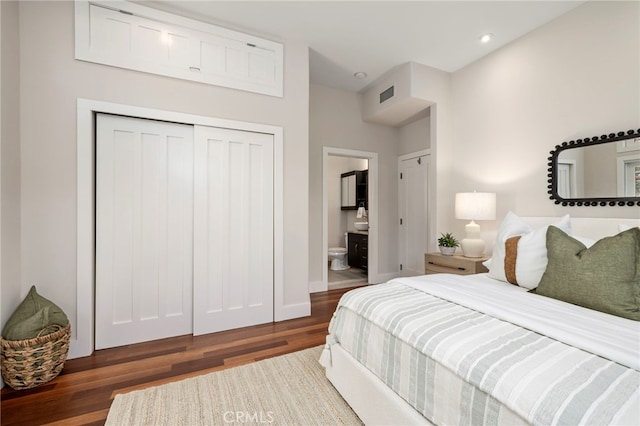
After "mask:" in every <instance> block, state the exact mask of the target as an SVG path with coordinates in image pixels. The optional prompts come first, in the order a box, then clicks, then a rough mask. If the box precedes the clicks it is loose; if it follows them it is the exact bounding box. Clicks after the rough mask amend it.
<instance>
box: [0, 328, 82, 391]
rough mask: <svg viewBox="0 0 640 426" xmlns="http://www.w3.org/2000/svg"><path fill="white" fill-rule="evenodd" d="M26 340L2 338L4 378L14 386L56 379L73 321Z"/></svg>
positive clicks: (30, 385) (14, 387)
mask: <svg viewBox="0 0 640 426" xmlns="http://www.w3.org/2000/svg"><path fill="white" fill-rule="evenodd" d="M57 327H58V328H59V330H58V331H54V332H53V333H50V334H47V335H45V336H38V337H35V338H33V339H27V340H5V339H2V354H1V356H0V359H1V361H2V379H3V380H4V382H5V383H6V384H7V385H9V386H11V387H12V388H13V389H31V388H34V387H36V386H40V385H42V384H44V383H47V382H48V381H50V380H53V379H54V378H55V377H56V376H57V375H58V374H60V372H61V371H62V368H63V367H64V362H65V361H66V360H67V352H68V351H69V337H70V335H71V325H67V326H66V327H62V326H61V325H58V326H57Z"/></svg>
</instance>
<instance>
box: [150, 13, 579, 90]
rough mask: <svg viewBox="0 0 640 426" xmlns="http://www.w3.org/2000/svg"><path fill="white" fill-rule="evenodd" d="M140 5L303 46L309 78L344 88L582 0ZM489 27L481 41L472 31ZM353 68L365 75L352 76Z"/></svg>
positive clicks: (476, 53) (472, 54)
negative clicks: (360, 77) (299, 43)
mask: <svg viewBox="0 0 640 426" xmlns="http://www.w3.org/2000/svg"><path fill="white" fill-rule="evenodd" d="M142 3H144V4H147V5H150V6H153V7H158V8H162V9H165V10H169V11H173V12H176V13H179V14H182V15H184V16H188V17H192V18H196V19H200V20H203V21H207V22H211V23H214V24H218V25H220V26H224V27H228V28H231V29H237V30H243V31H245V32H248V33H251V34H254V35H258V36H263V37H265V38H271V39H274V40H276V41H297V42H302V43H305V44H307V45H308V46H309V48H310V52H309V66H310V79H311V82H313V83H318V84H324V85H327V86H331V87H336V88H340V89H344V90H350V91H360V90H362V89H363V88H366V86H367V85H369V84H371V83H372V82H373V81H375V80H376V79H377V78H378V77H380V76H381V75H383V74H384V73H386V72H387V71H389V70H390V69H392V68H393V67H396V66H398V65H400V64H403V63H406V62H409V61H413V62H418V63H421V64H424V65H428V66H431V67H434V68H438V69H441V70H444V71H449V72H453V71H456V70H459V69H460V68H463V67H464V66H466V65H467V64H469V63H471V62H473V61H476V60H477V59H479V58H481V57H482V56H484V55H486V54H488V53H490V52H491V51H493V50H496V49H498V48H500V47H501V46H504V45H506V44H508V43H510V42H511V41H513V40H515V39H517V38H518V37H521V36H522V35H524V34H526V33H528V32H530V31H532V30H533V29H535V28H537V27H540V26H542V25H544V24H545V23H547V22H549V21H551V20H553V19H555V18H557V17H558V16H560V15H562V14H564V13H566V12H568V11H569V10H571V9H573V8H575V7H577V6H579V5H580V4H582V3H584V1H583V0H571V1H518V0H512V1H478V0H476V1H409V2H405V1H344V2H343V1H280V2H273V1H202V0H200V1H175V0H174V1H164V0H161V1H155V2H150V3H149V2H142ZM485 33H492V34H493V39H492V40H491V41H490V42H489V43H486V44H483V43H481V42H480V40H479V38H480V36H481V35H483V34H485ZM358 71H363V72H366V73H367V75H368V76H367V77H366V78H364V79H362V80H358V79H356V78H354V76H353V74H354V73H355V72H358Z"/></svg>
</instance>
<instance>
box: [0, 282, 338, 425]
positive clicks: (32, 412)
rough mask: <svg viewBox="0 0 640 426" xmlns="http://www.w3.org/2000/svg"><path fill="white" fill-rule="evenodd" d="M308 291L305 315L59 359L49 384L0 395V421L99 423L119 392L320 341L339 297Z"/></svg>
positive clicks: (8, 390) (6, 389)
mask: <svg viewBox="0 0 640 426" xmlns="http://www.w3.org/2000/svg"><path fill="white" fill-rule="evenodd" d="M348 290H349V289H340V290H332V291H329V292H326V293H315V294H312V295H311V316H310V317H306V318H299V319H294V320H289V321H283V322H278V323H271V324H264V325H258V326H254V327H247V328H241V329H237V330H230V331H224V332H220V333H213V334H208V335H204V336H198V337H193V336H180V337H174V338H170V339H163V340H156V341H153V342H148V343H140V344H136V345H129V346H123V347H119V348H113V349H105V350H100V351H96V352H95V353H94V354H93V355H92V356H89V357H85V358H78V359H73V360H69V361H67V362H66V364H65V367H64V370H63V371H62V373H61V374H60V375H59V376H58V377H56V378H55V379H54V380H52V381H51V382H49V383H46V384H44V385H42V386H40V387H37V388H35V389H30V390H22V391H16V390H13V389H11V388H9V387H7V386H5V387H4V389H2V392H1V393H0V399H1V400H0V405H1V417H0V422H1V424H2V425H42V424H54V425H55V424H60V425H81V424H82V425H87V424H95V425H102V424H104V422H105V420H106V418H107V413H108V412H109V407H110V405H111V401H112V400H113V398H114V396H115V395H116V394H118V393H124V392H129V391H132V390H137V389H143V388H146V387H149V386H157V385H161V384H164V383H168V382H172V381H176V380H181V379H185V378H188V377H193V376H197V375H200V374H204V373H210V372H212V371H217V370H223V369H225V368H230V367H235V366H238V365H242V364H247V363H250V362H255V361H258V360H261V359H265V358H270V357H274V356H278V355H282V354H286V353H289V352H295V351H298V350H301V349H306V348H310V347H313V346H317V345H321V344H323V343H324V342H325V336H326V334H327V327H328V325H329V320H330V319H331V315H332V314H333V311H334V310H335V308H336V305H337V303H338V300H339V299H340V296H342V294H344V293H345V292H346V291H348Z"/></svg>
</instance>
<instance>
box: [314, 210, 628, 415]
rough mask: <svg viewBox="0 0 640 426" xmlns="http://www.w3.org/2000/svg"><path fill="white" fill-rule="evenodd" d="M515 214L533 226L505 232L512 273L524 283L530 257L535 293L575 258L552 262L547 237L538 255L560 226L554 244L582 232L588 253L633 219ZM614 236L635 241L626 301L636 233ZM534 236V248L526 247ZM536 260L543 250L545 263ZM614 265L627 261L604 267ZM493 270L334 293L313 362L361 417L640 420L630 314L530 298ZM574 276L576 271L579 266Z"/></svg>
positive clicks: (525, 289) (502, 235)
mask: <svg viewBox="0 0 640 426" xmlns="http://www.w3.org/2000/svg"><path fill="white" fill-rule="evenodd" d="M514 216H515V215H514ZM516 218H517V217H516ZM517 219H518V220H521V221H522V222H527V223H532V224H534V225H533V226H529V227H528V228H522V227H521V228H518V227H517V226H515V227H514V226H511V229H509V232H511V233H515V234H522V235H519V236H521V239H520V241H522V242H523V243H522V244H521V250H520V251H521V254H520V255H519V256H521V257H522V259H524V260H522V261H521V260H520V259H519V258H518V262H520V263H522V265H521V267H519V269H518V268H516V269H515V270H517V271H518V274H520V275H521V276H522V281H523V282H526V281H527V279H529V278H530V277H529V276H528V275H527V274H529V275H531V274H533V269H535V268H533V269H531V270H527V267H529V266H531V265H533V264H535V266H536V268H537V270H538V273H539V276H537V277H536V278H535V279H533V281H536V284H538V282H539V285H538V288H537V290H538V291H540V290H544V289H547V288H548V286H547V284H548V283H549V282H550V279H551V278H553V277H552V274H551V271H552V270H554V268H557V267H560V268H562V267H564V265H565V264H568V263H571V261H572V260H566V259H560V260H558V259H556V257H557V256H558V255H557V253H556V251H555V249H554V247H556V243H555V242H554V243H553V244H551V247H552V248H550V249H549V253H548V257H549V260H548V265H547V261H546V258H547V252H546V250H543V251H541V249H540V247H539V246H540V244H543V243H546V244H550V243H549V241H555V240H551V239H552V238H555V237H553V235H555V234H554V233H558V231H557V229H558V228H559V229H560V230H561V231H560V233H562V234H563V235H561V236H560V237H559V238H562V240H560V241H562V242H565V241H569V244H573V245H577V244H578V243H576V242H575V238H574V237H576V238H577V235H576V233H575V231H576V230H579V231H578V232H580V233H581V235H580V238H578V240H579V241H581V242H580V244H584V245H585V246H586V247H589V250H591V251H592V252H593V253H596V250H597V249H599V248H601V249H605V248H607V247H609V246H606V245H605V242H606V243H607V244H609V243H611V241H613V240H614V239H613V238H608V239H605V240H600V238H601V237H605V236H611V235H613V234H616V233H617V232H618V231H619V230H620V229H626V228H628V227H630V226H638V224H640V221H636V220H629V219H627V220H622V219H621V220H611V219H594V220H591V219H590V220H587V219H580V220H577V221H576V220H575V219H570V218H569V217H568V216H566V217H564V218H562V219H561V220H560V222H562V223H560V222H558V219H554V218H524V219H520V218H517ZM512 222H513V221H512ZM506 223H507V218H505V221H503V224H502V225H501V227H500V229H499V230H498V235H497V236H496V243H495V244H496V245H495V247H494V248H493V254H494V257H493V259H492V260H491V262H492V263H493V262H495V261H496V259H498V260H501V262H500V264H501V265H502V259H500V258H499V256H500V250H501V249H503V248H504V247H503V244H504V240H505V228H509V226H506V225H505V224H506ZM514 223H516V222H513V223H511V224H510V225H513V224H514ZM548 224H554V225H557V226H558V228H556V227H548V226H547V225H548ZM563 224H564V225H563ZM571 226H573V228H574V229H573V230H572V229H571ZM563 227H564V228H565V229H563ZM549 228H553V229H552V230H551V231H549ZM523 229H524V230H523ZM565 231H566V232H565ZM572 231H573V232H572ZM622 234H624V236H625V237H626V236H627V235H632V237H633V238H635V240H633V238H631V237H629V238H631V239H628V240H627V241H636V243H635V244H636V245H635V246H633V247H635V248H632V250H635V252H634V253H635V256H636V258H635V260H634V261H633V262H635V267H634V268H635V269H634V271H635V276H634V278H633V280H635V281H632V283H631V284H632V285H634V284H635V286H636V287H633V291H634V292H635V293H633V297H632V298H634V297H635V299H634V300H632V305H633V303H635V304H636V305H634V306H637V303H639V302H640V293H638V290H639V289H638V288H637V287H638V286H640V282H638V278H639V277H640V254H638V253H637V252H638V248H639V247H640V246H639V245H638V244H637V241H640V240H638V238H639V237H638V235H640V230H632V231H626V232H624V233H621V234H619V235H622ZM568 235H572V237H568ZM543 237H544V239H543ZM615 238H619V237H615ZM596 240H600V241H597V242H596ZM535 241H537V242H536V244H537V245H538V246H537V247H536V248H535V249H533V248H532V247H533V246H535V244H533V242H535ZM541 241H542V243H541ZM603 241H604V242H603ZM525 242H526V243H527V244H530V245H529V246H527V245H526V244H525ZM614 242H616V243H619V241H618V240H616V241H614ZM518 244H520V243H518ZM546 244H545V245H546ZM557 245H561V244H560V243H557ZM591 246H592V247H591ZM612 250H613V249H612ZM612 252H613V251H612ZM507 254H508V253H507ZM502 255H503V256H504V254H502ZM526 256H534V257H535V258H533V257H532V258H531V259H529V260H535V262H530V261H527V263H526V264H525V260H526ZM540 256H544V258H545V261H544V262H542V264H540V262H538V261H539V260H540V259H539V258H540ZM574 257H575V256H574ZM618 257H620V256H618ZM536 262H537V263H536ZM633 262H632V263H633ZM541 265H542V266H541ZM494 266H495V265H494ZM607 267H609V265H607ZM612 267H614V268H617V269H624V267H621V266H618V265H615V264H613V263H612ZM632 267H633V265H632ZM540 268H542V269H541V270H540ZM499 269H500V268H497V267H494V268H491V267H490V272H489V274H478V275H472V276H458V275H450V274H435V275H427V276H419V277H407V278H398V279H394V280H391V281H389V282H387V283H385V284H379V285H374V286H368V287H364V288H360V289H356V290H353V291H350V292H348V293H347V294H345V295H344V296H343V298H342V299H341V301H340V303H339V305H338V308H337V310H336V312H335V314H334V317H333V319H332V321H331V324H330V327H329V335H328V336H327V344H326V346H325V350H324V351H323V354H322V358H321V363H322V364H323V365H324V366H325V368H326V374H327V377H328V379H329V380H330V381H331V382H332V383H333V385H334V387H335V388H336V389H337V390H338V391H339V392H340V393H341V395H342V396H343V397H344V399H345V400H346V401H347V402H348V403H349V404H350V405H351V407H352V408H353V409H354V411H355V412H356V413H357V414H358V416H359V417H360V418H361V420H362V421H363V422H364V423H365V424H506V425H517V424H545V425H546V424H620V425H635V424H639V423H640V321H637V320H634V319H631V318H635V316H636V315H637V313H636V312H632V313H631V314H629V315H627V314H625V313H623V314H622V315H623V316H620V315H618V314H616V315H612V314H611V313H607V312H602V311H601V309H600V308H599V307H598V306H595V308H597V309H600V310H596V309H595V308H589V307H583V306H577V305H576V304H575V302H573V301H572V303H567V302H566V301H563V300H559V299H557V298H552V297H546V296H541V295H539V294H531V291H530V290H532V289H531V288H528V287H530V286H526V287H525V286H523V285H522V284H521V285H514V284H513V283H510V282H508V281H506V280H503V279H496V277H495V274H496V272H495V271H496V270H499ZM605 269H606V268H605ZM507 275H508V274H507ZM534 275H535V274H534ZM572 276H573V274H572ZM576 276H577V277H578V278H580V277H579V273H577V274H576ZM589 279H590V278H580V280H583V281H588V280H589ZM534 288H535V287H534ZM545 291H546V290H545ZM575 293H577V294H578V295H579V293H580V291H576V292H575ZM590 294H593V293H590ZM571 296H572V297H573V292H572V294H571ZM625 297H627V298H628V296H625ZM604 298H606V297H604ZM597 299H601V297H597ZM623 308H625V307H623ZM625 309H626V308H625ZM634 309H636V308H632V309H631V310H632V311H633V310H634ZM636 310H637V309H636ZM625 315H626V316H628V317H624V316H625Z"/></svg>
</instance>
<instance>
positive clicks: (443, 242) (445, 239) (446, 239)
mask: <svg viewBox="0 0 640 426" xmlns="http://www.w3.org/2000/svg"><path fill="white" fill-rule="evenodd" d="M441 235H442V236H441V237H440V238H438V248H439V249H440V253H442V254H443V255H445V256H452V255H453V253H455V252H456V247H458V246H459V245H460V242H459V241H458V240H456V239H455V237H454V236H453V234H452V233H451V232H447V233H446V234H441Z"/></svg>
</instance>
